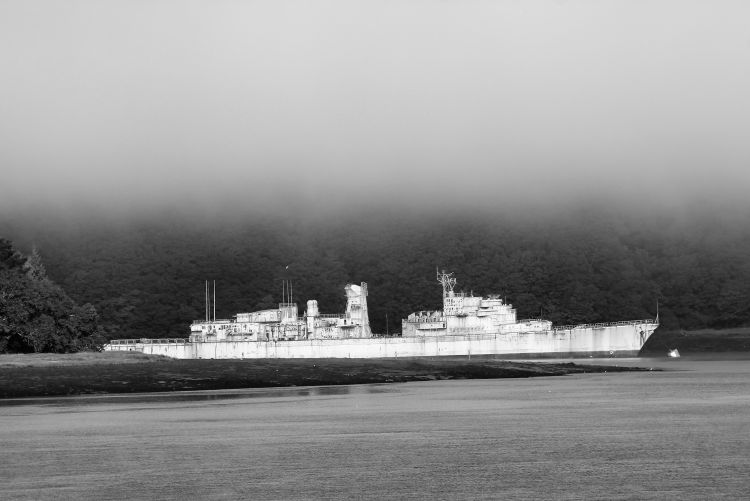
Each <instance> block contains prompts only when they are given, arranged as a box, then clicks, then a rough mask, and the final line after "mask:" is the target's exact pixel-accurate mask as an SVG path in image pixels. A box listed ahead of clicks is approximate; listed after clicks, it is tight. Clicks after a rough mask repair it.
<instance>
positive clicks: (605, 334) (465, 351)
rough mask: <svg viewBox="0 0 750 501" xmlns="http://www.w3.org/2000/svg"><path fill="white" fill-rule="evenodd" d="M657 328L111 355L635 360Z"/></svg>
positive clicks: (233, 344)
mask: <svg viewBox="0 0 750 501" xmlns="http://www.w3.org/2000/svg"><path fill="white" fill-rule="evenodd" d="M657 325H658V324H655V323H629V324H626V325H617V326H607V327H596V326H586V327H582V328H572V329H565V330H560V329H557V330H547V331H538V332H519V333H502V334H501V333H497V334H466V335H443V336H435V337H406V338H404V337H376V338H365V339H316V340H305V341H260V342H259V341H233V340H226V341H213V342H211V341H206V342H185V341H178V340H156V339H154V340H145V339H144V340H123V341H118V342H117V344H110V345H107V346H106V347H105V349H106V350H109V351H139V352H143V353H147V354H153V355H165V356H168V357H172V358H180V359H259V358H313V359H315V358H401V357H442V356H471V355H502V356H504V357H507V358H584V357H633V356H637V355H638V352H639V351H640V349H641V348H642V347H643V344H644V343H645V342H646V340H647V339H648V338H649V336H650V335H651V334H652V333H653V331H654V329H655V328H656V327H657Z"/></svg>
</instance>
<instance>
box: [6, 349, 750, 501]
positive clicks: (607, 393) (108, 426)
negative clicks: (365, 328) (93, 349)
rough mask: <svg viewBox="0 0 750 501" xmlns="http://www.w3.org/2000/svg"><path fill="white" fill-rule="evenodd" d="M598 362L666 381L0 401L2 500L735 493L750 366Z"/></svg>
mask: <svg viewBox="0 0 750 501" xmlns="http://www.w3.org/2000/svg"><path fill="white" fill-rule="evenodd" d="M593 362H595V363H603V362H602V361H599V360H597V361H593ZM608 363H611V364H613V365H617V364H620V365H626V364H631V363H632V364H633V365H640V366H653V367H654V368H664V369H668V370H665V371H652V372H639V373H607V374H582V375H575V376H566V377H549V378H531V379H506V380H470V381H433V382H423V383H406V384H396V385H362V386H332V387H314V388H313V387H311V388H272V389H248V390H227V391H214V392H186V393H174V394H140V395H115V396H112V395H107V396H83V397H69V398H43V399H24V400H23V404H22V405H19V403H20V402H19V401H15V402H10V401H6V402H4V403H3V405H2V406H0V443H2V444H3V455H2V457H3V460H2V461H3V464H2V468H0V476H2V480H3V487H2V489H3V490H2V497H3V499H58V498H71V499H125V498H127V499H154V498H159V499H218V498H223V499H227V498H228V499H236V498H252V499H321V498H324V499H331V498H335V499H351V498H355V499H384V498H386V499H387V498H391V499H403V498H415V499H483V498H484V499H498V498H502V499H538V498H546V499H670V498H673V499H721V498H725V499H741V498H743V496H744V495H745V494H746V493H747V492H748V490H750V480H748V477H747V475H746V473H747V471H750V384H748V383H750V362H748V361H746V360H723V361H713V360H705V359H703V360H687V359H685V358H683V359H679V360H664V359H648V360H645V359H640V360H639V359H630V360H624V359H615V360H612V359H609V360H608Z"/></svg>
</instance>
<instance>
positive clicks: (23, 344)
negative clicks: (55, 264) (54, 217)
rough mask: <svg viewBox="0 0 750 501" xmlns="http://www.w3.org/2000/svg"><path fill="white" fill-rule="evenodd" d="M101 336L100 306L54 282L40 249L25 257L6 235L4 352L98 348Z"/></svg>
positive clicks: (1, 294) (0, 347)
mask: <svg viewBox="0 0 750 501" xmlns="http://www.w3.org/2000/svg"><path fill="white" fill-rule="evenodd" d="M101 334H102V333H101V330H100V328H99V326H98V316H97V313H96V308H94V307H93V306H92V305H91V304H84V305H83V306H79V305H77V304H76V303H75V302H74V301H73V300H72V299H71V298H70V297H68V295H67V294H65V291H63V290H62V289H61V288H60V287H59V286H58V285H57V284H55V283H54V282H53V281H52V280H50V279H49V278H48V277H47V274H46V271H45V266H44V263H43V262H42V260H41V258H40V256H39V254H38V252H37V251H36V249H33V250H32V252H31V254H30V255H29V256H23V255H22V254H21V253H20V252H18V251H17V250H16V249H14V248H13V245H12V244H11V242H9V241H8V240H6V239H3V238H0V353H5V352H76V351H80V350H85V349H92V348H93V349H96V348H98V347H99V346H100V345H101V344H102V342H103V341H104V338H103V337H102V335H101Z"/></svg>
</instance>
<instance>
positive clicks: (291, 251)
mask: <svg viewBox="0 0 750 501" xmlns="http://www.w3.org/2000/svg"><path fill="white" fill-rule="evenodd" d="M745 220H746V219H745V217H744V215H742V214H737V213H734V214H733V215H731V216H729V215H726V214H723V213H714V212H710V211H706V212H700V211H696V212H693V213H687V214H679V215H674V214H673V215H661V216H649V217H646V215H640V216H639V215H637V213H636V212H635V211H632V212H630V213H627V214H624V213H619V212H617V211H614V210H610V211H606V210H600V209H596V210H594V209H591V208H589V209H577V210H570V211H566V212H564V213H561V214H556V215H554V216H546V217H526V218H519V217H510V216H498V215H492V214H488V213H481V214H468V213H464V214H463V215H461V216H451V217H447V216H435V215H433V216H413V217H408V218H407V217H404V216H403V215H401V214H395V213H391V214H388V213H386V212H383V213H380V214H377V215H360V216H356V215H354V214H350V215H344V216H341V217H339V218H327V219H325V222H321V221H320V220H318V221H311V220H306V219H304V218H303V219H292V218H286V219H285V218H282V217H269V216H264V217H260V216H253V217H251V216H248V217H246V218H244V219H242V218H231V219H225V220H222V219H217V220H211V221H209V220H200V221H197V220H191V219H190V218H187V217H182V216H164V217H163V218H161V219H159V220H156V219H151V220H149V221H146V220H145V219H143V220H130V221H127V222H123V221H119V222H115V221H103V220H96V219H93V220H89V221H87V222H82V221H78V222H76V223H70V222H68V223H65V224H63V223H53V222H50V221H44V222H39V221H37V222H36V223H32V222H21V221H18V220H15V221H12V222H7V221H6V222H5V223H4V224H2V225H0V235H3V236H6V237H9V238H11V239H13V240H15V241H16V242H17V243H18V244H19V245H21V246H22V247H24V248H26V249H29V248H30V247H31V246H32V245H35V246H36V247H38V248H39V251H40V254H41V257H42V259H43V261H44V263H45V264H46V267H47V271H48V274H49V275H50V276H51V277H52V278H53V279H54V280H55V281H56V282H58V283H59V284H60V285H61V286H62V287H63V288H64V289H65V290H66V291H67V292H68V293H69V294H70V295H71V296H72V297H73V298H74V299H75V300H76V301H78V302H90V303H92V304H93V305H95V306H96V309H97V310H98V312H99V314H100V316H101V321H102V323H103V325H104V327H105V329H106V333H107V335H108V336H109V337H117V338H128V337H186V336H187V334H188V324H189V323H190V321H192V320H194V319H199V318H202V317H203V316H204V280H207V279H208V280H216V307H217V316H218V317H219V318H222V317H224V318H226V317H230V316H231V315H233V314H235V313H237V312H242V311H252V310H256V309H262V308H270V307H273V306H274V305H275V304H276V303H278V302H279V301H280V300H281V290H282V286H281V283H282V282H281V281H282V280H283V279H289V280H291V281H292V282H293V287H294V298H295V301H296V302H297V303H298V304H299V305H300V312H302V311H303V310H304V308H305V301H306V300H307V299H317V300H318V302H319V305H320V309H321V312H324V313H335V312H340V311H341V310H342V308H343V306H344V302H345V300H344V295H343V286H344V285H345V284H346V283H348V282H354V283H358V282H360V281H365V282H368V284H369V291H370V296H369V306H370V319H371V323H372V326H373V329H374V330H375V331H376V332H383V333H385V332H386V330H388V331H389V332H391V333H393V332H398V331H400V321H401V318H403V317H405V316H406V315H408V314H409V313H410V312H412V311H415V310H421V309H437V308H440V307H441V292H440V286H439V285H438V284H437V282H436V281H435V269H436V267H439V268H441V269H443V268H444V269H446V270H448V271H453V272H455V274H456V277H457V279H458V286H457V288H458V289H462V290H465V291H466V292H471V291H473V292H474V293H475V294H487V293H496V294H501V295H503V296H505V297H506V298H507V300H508V301H509V302H511V303H513V304H514V305H515V307H516V308H517V310H518V315H519V318H524V317H537V316H539V315H540V314H541V315H543V316H544V317H546V318H548V319H550V320H552V321H553V322H554V323H556V324H575V323H583V322H598V321H615V320H626V319H639V318H652V317H654V316H655V314H656V305H657V301H658V302H659V305H660V306H659V308H660V310H659V311H660V318H661V320H662V325H664V326H665V327H669V328H671V329H680V328H682V329H690V328H708V327H710V328H720V327H735V326H744V325H750V227H749V225H747V224H744V221H745ZM386 319H387V320H386ZM386 322H387V323H386Z"/></svg>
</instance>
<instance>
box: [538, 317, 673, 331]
mask: <svg viewBox="0 0 750 501" xmlns="http://www.w3.org/2000/svg"><path fill="white" fill-rule="evenodd" d="M640 324H657V325H658V324H659V322H658V321H657V320H656V319H653V318H648V319H645V320H621V321H619V322H603V323H598V324H578V325H560V326H553V327H552V330H556V331H568V330H572V329H601V328H604V327H617V326H618V325H640Z"/></svg>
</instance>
